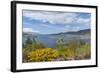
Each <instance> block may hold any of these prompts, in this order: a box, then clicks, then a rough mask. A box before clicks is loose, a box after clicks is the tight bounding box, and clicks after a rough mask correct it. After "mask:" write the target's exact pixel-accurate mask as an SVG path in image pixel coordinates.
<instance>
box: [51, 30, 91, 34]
mask: <svg viewBox="0 0 100 73" xmlns="http://www.w3.org/2000/svg"><path fill="white" fill-rule="evenodd" d="M90 32H91V30H90V29H84V30H79V31H69V32H61V33H56V34H51V35H61V34H63V35H64V34H73V35H84V34H90Z"/></svg>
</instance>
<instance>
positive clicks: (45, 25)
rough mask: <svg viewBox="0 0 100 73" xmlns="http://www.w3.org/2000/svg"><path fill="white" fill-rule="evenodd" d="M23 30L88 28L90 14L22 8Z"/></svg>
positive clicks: (55, 30) (49, 32) (37, 31)
mask: <svg viewBox="0 0 100 73" xmlns="http://www.w3.org/2000/svg"><path fill="white" fill-rule="evenodd" d="M22 17H23V19H22V20H23V21H22V22H23V32H33V33H39V34H55V33H61V32H69V31H79V30H84V29H90V25H91V14H90V13H82V12H81V13H78V12H60V11H58V12H55V11H39V10H38V11H36V10H23V14H22Z"/></svg>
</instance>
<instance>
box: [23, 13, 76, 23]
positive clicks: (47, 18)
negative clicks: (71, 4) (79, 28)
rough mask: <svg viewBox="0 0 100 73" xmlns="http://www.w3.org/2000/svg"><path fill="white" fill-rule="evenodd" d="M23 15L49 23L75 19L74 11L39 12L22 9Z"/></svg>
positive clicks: (72, 21) (68, 21) (66, 21)
mask: <svg viewBox="0 0 100 73" xmlns="http://www.w3.org/2000/svg"><path fill="white" fill-rule="evenodd" d="M23 15H24V16H25V17H28V18H30V19H31V20H32V19H35V20H41V21H43V22H49V23H51V24H70V23H74V21H76V16H77V14H76V13H64V12H63V13H62V12H61V13H58V12H39V11H23Z"/></svg>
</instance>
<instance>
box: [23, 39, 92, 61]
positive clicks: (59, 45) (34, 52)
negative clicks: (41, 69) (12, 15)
mask: <svg viewBox="0 0 100 73" xmlns="http://www.w3.org/2000/svg"><path fill="white" fill-rule="evenodd" d="M22 51H23V53H22V54H23V62H24V63H26V62H45V61H68V60H84V59H90V58H91V47H90V44H88V43H86V42H84V41H81V40H74V41H73V40H70V41H69V42H68V43H66V42H64V41H63V39H60V40H57V42H56V47H55V48H49V47H45V46H44V45H43V44H42V43H40V42H37V41H36V40H35V39H33V40H30V39H27V40H26V43H25V45H23V49H22Z"/></svg>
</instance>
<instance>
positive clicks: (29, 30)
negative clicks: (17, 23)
mask: <svg viewBox="0 0 100 73" xmlns="http://www.w3.org/2000/svg"><path fill="white" fill-rule="evenodd" d="M23 32H35V33H39V31H37V30H33V29H32V28H23Z"/></svg>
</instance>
